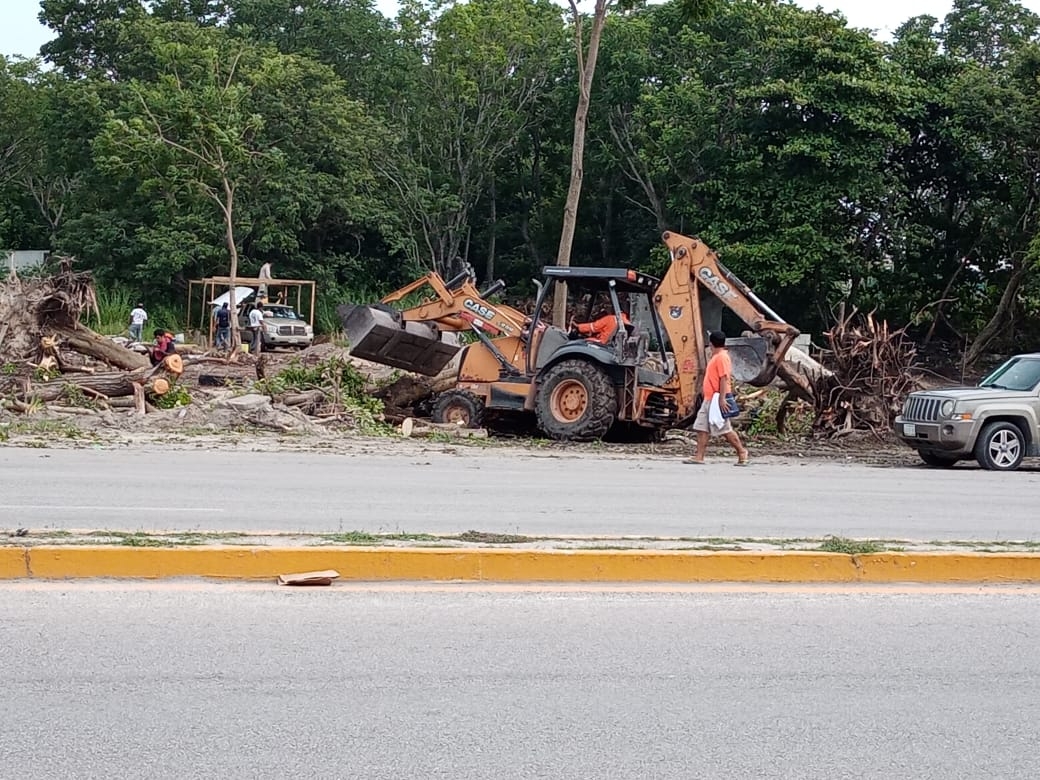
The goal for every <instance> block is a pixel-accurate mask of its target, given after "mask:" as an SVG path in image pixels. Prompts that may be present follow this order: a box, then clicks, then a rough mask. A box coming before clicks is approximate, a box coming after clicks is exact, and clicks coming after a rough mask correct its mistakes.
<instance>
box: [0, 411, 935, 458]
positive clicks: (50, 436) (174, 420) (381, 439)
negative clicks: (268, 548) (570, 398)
mask: <svg viewBox="0 0 1040 780" xmlns="http://www.w3.org/2000/svg"><path fill="white" fill-rule="evenodd" d="M213 414H214V413H213V412H212V411H208V412H201V411H200V410H199V409H197V408H194V407H186V408H183V409H170V410H161V411H158V412H154V413H150V414H148V415H146V416H145V417H135V416H132V415H130V414H128V413H126V412H121V411H117V410H113V411H110V412H99V413H95V414H90V415H80V414H63V413H56V412H50V411H47V412H41V413H39V414H35V415H30V416H23V415H5V414H3V413H2V412H0V446H8V447H25V448H35V449H41V448H76V449H82V448H110V447H153V446H162V447H164V448H167V449H228V448H232V449H241V450H245V451H250V450H254V449H257V448H258V447H260V448H263V449H264V450H267V451H283V452H333V453H357V454H370V453H377V452H378V453H383V452H395V453H400V454H408V453H412V452H421V451H424V450H426V449H427V448H429V447H430V446H431V445H436V446H451V447H465V448H495V449H502V450H515V451H517V452H528V453H539V452H540V453H553V454H555V455H558V456H559V455H565V456H567V457H595V458H626V459H638V458H644V457H647V456H652V457H653V456H656V457H687V456H688V455H689V454H691V453H692V451H693V446H694V441H693V436H692V434H687V433H685V432H680V431H673V432H670V433H669V434H667V436H666V438H665V440H664V441H661V442H653V443H610V442H591V443H574V442H556V441H550V440H547V439H539V438H529V437H519V436H516V437H513V436H505V435H496V434H494V432H492V433H491V435H490V436H489V438H487V439H449V438H448V437H441V436H434V437H432V438H425V439H408V438H405V437H403V436H401V435H399V434H389V435H384V436H364V435H361V434H358V433H356V432H352V431H344V430H322V429H321V427H320V426H315V425H308V426H303V425H301V426H300V427H299V428H296V429H293V430H291V431H277V430H270V429H263V428H257V427H255V426H254V425H252V424H249V423H247V422H241V423H240V424H236V423H235V419H234V417H233V416H232V413H231V412H228V413H227V414H228V416H227V418H226V419H220V420H219V421H216V422H215V421H214V419H213ZM300 417H301V418H303V415H300ZM747 446H748V449H749V450H750V451H751V453H752V456H753V457H755V458H762V457H778V458H785V457H793V458H800V459H804V458H812V459H820V460H829V461H842V462H852V463H865V464H873V465H889V464H890V465H901V464H913V463H916V462H917V460H916V456H915V455H914V453H913V452H911V451H910V450H908V449H907V448H905V447H902V446H901V445H899V444H898V443H896V442H892V441H878V440H877V439H876V438H875V437H873V436H870V435H863V436H857V437H847V438H846V439H845V440H844V441H842V442H828V441H812V440H808V439H805V438H796V437H789V438H776V437H772V438H770V437H759V438H750V439H748V440H747ZM726 449H727V447H726V445H725V444H724V443H723V442H721V441H716V442H714V443H713V444H712V448H711V452H713V453H714V452H721V451H725V450H726Z"/></svg>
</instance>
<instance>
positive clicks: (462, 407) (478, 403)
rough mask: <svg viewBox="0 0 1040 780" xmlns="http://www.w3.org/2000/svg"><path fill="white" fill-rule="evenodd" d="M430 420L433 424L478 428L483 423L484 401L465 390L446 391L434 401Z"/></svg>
mask: <svg viewBox="0 0 1040 780" xmlns="http://www.w3.org/2000/svg"><path fill="white" fill-rule="evenodd" d="M430 418H431V419H432V420H433V421H434V422H435V423H452V424H455V425H461V426H462V427H464V428H479V427H480V426H481V424H482V423H483V421H484V401H483V399H482V398H479V397H478V396H476V395H474V394H473V393H470V392H468V391H466V390H448V391H446V392H444V393H441V394H440V395H438V396H437V398H436V399H434V402H433V409H432V410H431V412H430Z"/></svg>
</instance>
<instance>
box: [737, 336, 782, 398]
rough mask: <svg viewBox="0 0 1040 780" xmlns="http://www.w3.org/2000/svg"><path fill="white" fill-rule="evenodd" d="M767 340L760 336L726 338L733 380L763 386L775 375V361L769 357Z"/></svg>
mask: <svg viewBox="0 0 1040 780" xmlns="http://www.w3.org/2000/svg"><path fill="white" fill-rule="evenodd" d="M769 346H770V345H769V342H768V341H767V340H766V339H764V338H762V337H761V336H743V337H740V338H731V339H726V349H727V351H728V352H729V357H730V361H731V362H732V364H733V380H734V381H736V382H743V383H744V384H748V385H752V386H753V387H764V386H766V385H768V384H769V383H770V382H772V381H773V379H774V378H775V377H776V369H777V365H776V362H775V361H773V360H771V359H770V356H769Z"/></svg>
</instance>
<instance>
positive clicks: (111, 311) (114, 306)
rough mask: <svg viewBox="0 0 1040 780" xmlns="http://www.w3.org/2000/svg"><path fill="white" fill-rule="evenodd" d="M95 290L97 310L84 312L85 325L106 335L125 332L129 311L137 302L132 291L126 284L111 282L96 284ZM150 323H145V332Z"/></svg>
mask: <svg viewBox="0 0 1040 780" xmlns="http://www.w3.org/2000/svg"><path fill="white" fill-rule="evenodd" d="M95 292H96V294H97V304H98V310H97V313H96V314H95V313H94V312H84V317H87V318H88V319H87V325H89V326H90V327H91V328H93V329H94V330H95V331H97V332H98V333H101V334H103V335H107V336H118V335H123V334H125V333H127V331H128V329H129V327H130V312H131V311H132V310H133V308H134V307H135V306H136V305H137V303H138V301H137V300H136V298H135V296H134V291H133V290H132V289H131V288H130V287H127V286H126V285H122V284H111V285H98V286H97V287H96V290H95ZM138 297H139V296H138ZM151 324H152V323H151V320H149V322H146V323H145V331H144V332H145V333H147V332H148V331H147V326H149V325H151Z"/></svg>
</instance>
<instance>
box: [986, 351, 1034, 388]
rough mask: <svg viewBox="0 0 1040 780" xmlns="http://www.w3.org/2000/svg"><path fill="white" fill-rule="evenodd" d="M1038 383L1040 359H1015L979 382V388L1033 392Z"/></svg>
mask: <svg viewBox="0 0 1040 780" xmlns="http://www.w3.org/2000/svg"><path fill="white" fill-rule="evenodd" d="M1038 382H1040V359H1037V358H1022V357H1013V358H1011V359H1010V360H1009V361H1007V362H1006V363H1004V365H1002V366H1001V367H1000V368H998V369H997V370H996V371H994V372H993V373H992V374H990V375H989V376H988V377H986V378H985V379H983V380H982V381H981V382H979V387H996V388H999V389H1001V390H1032V389H1033V388H1034V387H1036V385H1037V383H1038Z"/></svg>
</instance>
